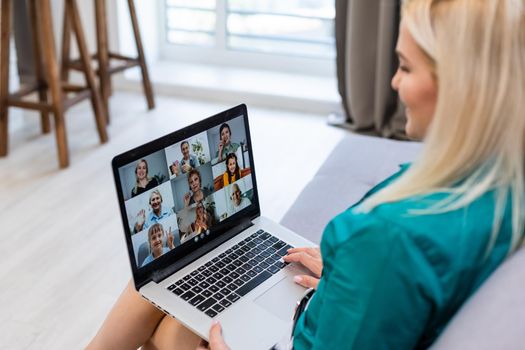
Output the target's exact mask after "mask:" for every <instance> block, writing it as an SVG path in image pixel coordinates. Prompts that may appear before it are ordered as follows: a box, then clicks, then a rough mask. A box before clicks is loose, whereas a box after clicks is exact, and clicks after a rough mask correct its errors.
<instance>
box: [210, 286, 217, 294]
mask: <svg viewBox="0 0 525 350" xmlns="http://www.w3.org/2000/svg"><path fill="white" fill-rule="evenodd" d="M208 289H209V290H210V291H211V292H212V293H217V292H218V291H219V287H217V286H215V285H212V286H210V288H208Z"/></svg>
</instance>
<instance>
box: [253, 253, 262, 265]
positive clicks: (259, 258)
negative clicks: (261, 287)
mask: <svg viewBox="0 0 525 350" xmlns="http://www.w3.org/2000/svg"><path fill="white" fill-rule="evenodd" d="M254 259H255V260H256V261H257V262H258V263H261V262H263V261H264V258H263V257H262V256H260V255H257V256H256V257H255V258H254Z"/></svg>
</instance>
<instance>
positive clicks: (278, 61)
mask: <svg viewBox="0 0 525 350" xmlns="http://www.w3.org/2000/svg"><path fill="white" fill-rule="evenodd" d="M216 1H217V9H216V12H217V17H216V18H217V20H216V24H215V26H216V31H215V40H216V44H215V45H214V46H211V47H204V46H189V45H178V44H172V43H169V42H168V38H167V31H168V30H167V28H168V23H167V18H166V13H167V3H166V0H161V1H158V2H157V4H158V13H159V19H160V20H159V21H158V25H159V33H160V35H159V36H158V37H159V56H160V58H161V59H162V60H174V61H179V62H184V63H196V64H211V65H221V66H228V67H235V68H244V69H261V70H271V71H276V72H283V73H295V74H304V75H315V76H334V74H335V70H336V67H335V57H333V58H321V57H300V56H290V55H286V54H277V53H266V52H255V51H242V50H232V49H229V48H228V47H227V42H226V41H227V33H226V31H227V28H226V16H227V9H226V1H227V0H216ZM334 45H335V43H334Z"/></svg>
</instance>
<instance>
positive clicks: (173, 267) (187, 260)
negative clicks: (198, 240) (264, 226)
mask: <svg viewBox="0 0 525 350" xmlns="http://www.w3.org/2000/svg"><path fill="white" fill-rule="evenodd" d="M250 226H253V223H252V221H251V220H250V219H248V218H246V219H245V220H242V222H241V223H239V224H237V225H235V227H234V228H232V229H230V230H228V231H226V232H224V233H223V234H221V235H220V236H219V237H217V238H216V239H214V240H213V241H210V242H208V243H207V244H205V245H203V246H202V247H199V248H197V249H196V250H194V251H193V252H191V253H190V254H188V255H186V256H185V257H182V258H180V259H178V260H177V261H175V262H174V263H173V264H170V265H169V266H168V267H166V268H164V269H159V270H157V271H155V272H154V273H153V274H152V275H151V279H152V280H153V281H154V282H156V283H159V282H162V281H163V280H164V279H166V278H168V277H169V276H171V275H172V274H174V273H175V272H177V271H179V270H180V269H182V268H183V267H185V266H187V265H189V264H191V263H192V262H194V261H195V260H197V259H198V258H200V257H201V256H203V255H204V254H207V253H208V252H210V251H211V250H213V249H215V248H217V247H218V246H220V245H221V244H223V243H224V242H226V241H227V240H229V239H230V238H233V237H235V236H236V235H238V234H239V233H241V232H242V231H244V230H246V229H247V228H248V227H250Z"/></svg>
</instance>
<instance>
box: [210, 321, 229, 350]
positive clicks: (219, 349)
mask: <svg viewBox="0 0 525 350" xmlns="http://www.w3.org/2000/svg"><path fill="white" fill-rule="evenodd" d="M208 343H209V347H210V350H229V349H230V348H229V347H228V345H226V343H225V342H224V338H223V337H222V328H221V325H220V323H219V322H217V321H214V323H213V325H212V326H211V328H210V340H209V341H208Z"/></svg>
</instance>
